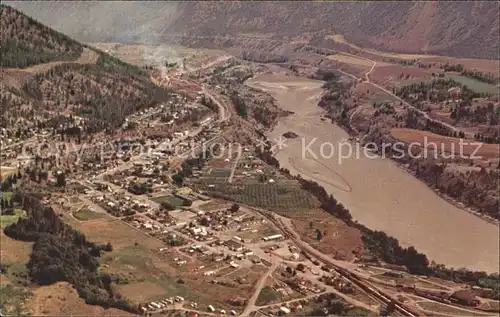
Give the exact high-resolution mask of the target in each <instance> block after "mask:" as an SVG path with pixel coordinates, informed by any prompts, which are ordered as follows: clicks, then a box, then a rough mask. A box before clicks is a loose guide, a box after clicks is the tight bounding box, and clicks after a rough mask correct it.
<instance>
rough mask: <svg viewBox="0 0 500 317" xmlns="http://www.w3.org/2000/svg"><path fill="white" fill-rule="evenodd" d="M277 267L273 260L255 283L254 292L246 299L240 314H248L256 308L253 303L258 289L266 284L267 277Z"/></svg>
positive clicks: (258, 292) (257, 295)
mask: <svg viewBox="0 0 500 317" xmlns="http://www.w3.org/2000/svg"><path fill="white" fill-rule="evenodd" d="M277 267H278V263H277V262H275V263H273V264H272V265H271V267H270V268H269V270H268V271H267V272H266V274H264V276H262V277H261V279H260V280H259V282H258V283H257V286H256V287H255V292H254V293H253V295H252V297H250V298H249V299H248V302H247V306H246V307H245V310H243V312H242V313H241V314H240V316H248V315H249V314H250V312H252V311H255V310H257V309H258V308H257V306H256V305H255V302H256V301H257V298H258V297H259V294H260V291H261V290H262V288H264V286H265V285H266V281H267V278H268V277H269V276H270V275H271V274H272V273H273V272H274V270H276V268H277Z"/></svg>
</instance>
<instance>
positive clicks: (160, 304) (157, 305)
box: [141, 296, 184, 313]
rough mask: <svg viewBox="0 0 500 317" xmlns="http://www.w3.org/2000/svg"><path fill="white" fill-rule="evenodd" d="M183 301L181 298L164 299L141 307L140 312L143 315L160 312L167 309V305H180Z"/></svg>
mask: <svg viewBox="0 0 500 317" xmlns="http://www.w3.org/2000/svg"><path fill="white" fill-rule="evenodd" d="M183 301H184V298H183V297H181V296H175V297H169V298H164V299H162V300H157V301H153V302H149V303H146V304H144V305H141V310H142V312H143V313H147V312H152V311H161V310H164V309H166V308H168V306H169V305H173V304H174V303H181V302H183Z"/></svg>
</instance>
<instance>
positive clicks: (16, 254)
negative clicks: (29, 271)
mask: <svg viewBox="0 0 500 317" xmlns="http://www.w3.org/2000/svg"><path fill="white" fill-rule="evenodd" d="M0 239H1V242H2V243H1V247H0V258H1V259H2V263H6V262H8V263H12V262H22V263H26V262H28V260H29V256H30V254H31V248H32V246H33V243H31V242H23V241H18V240H14V239H11V238H9V237H7V236H6V235H5V234H4V233H3V230H1V233H0Z"/></svg>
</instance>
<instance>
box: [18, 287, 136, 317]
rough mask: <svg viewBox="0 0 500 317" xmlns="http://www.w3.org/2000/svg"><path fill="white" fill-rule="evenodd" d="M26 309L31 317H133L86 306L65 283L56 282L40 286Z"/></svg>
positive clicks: (128, 314)
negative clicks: (84, 316) (73, 316)
mask: <svg viewBox="0 0 500 317" xmlns="http://www.w3.org/2000/svg"><path fill="white" fill-rule="evenodd" d="M26 307H28V308H29V310H30V311H31V313H32V315H33V316H40V315H48V316H61V315H67V316H69V315H82V316H83V315H86V316H92V315H93V316H99V315H102V316H111V315H115V316H133V314H130V313H128V312H125V311H122V310H119V309H114V308H111V309H104V308H102V307H100V306H93V305H88V304H86V303H85V300H84V299H82V298H80V297H79V296H78V293H77V291H76V290H75V289H74V288H73V286H71V284H69V283H66V282H58V283H55V284H53V285H49V286H41V287H39V288H37V289H36V290H35V291H34V292H33V296H32V297H30V298H29V299H28V300H27V303H26Z"/></svg>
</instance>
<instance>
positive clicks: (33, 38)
mask: <svg viewBox="0 0 500 317" xmlns="http://www.w3.org/2000/svg"><path fill="white" fill-rule="evenodd" d="M0 9H1V11H0V12H1V25H2V27H5V29H7V30H8V31H7V32H4V33H2V38H1V39H2V46H3V45H4V43H8V45H7V47H6V53H7V54H2V59H1V64H0V65H1V66H2V68H1V72H2V82H1V84H0V92H1V96H2V97H1V98H0V113H1V114H2V121H1V126H2V127H6V126H7V124H16V123H19V122H20V121H23V122H35V121H36V122H48V121H51V119H53V117H55V116H59V115H60V114H63V115H70V114H72V115H79V116H81V117H83V118H86V119H87V120H86V124H85V127H86V129H87V131H88V132H95V131H100V130H103V129H106V128H109V129H114V128H116V127H118V126H119V125H121V124H122V122H123V120H124V119H125V117H126V116H128V115H130V114H131V113H133V112H136V111H138V110H140V109H142V108H145V107H149V106H152V105H154V104H156V103H159V102H162V101H165V100H167V99H168V98H169V92H167V91H165V90H164V89H162V88H159V87H157V86H156V85H154V84H153V83H152V82H151V81H150V79H149V75H148V74H147V73H146V72H145V71H143V70H142V69H140V68H137V67H135V66H132V65H129V64H127V63H124V62H122V61H120V60H118V59H116V58H114V57H111V56H110V55H108V54H105V53H103V52H101V51H98V50H96V49H94V48H91V47H86V46H84V45H82V44H80V43H78V42H76V41H74V40H72V39H70V38H69V37H67V36H65V35H62V34H60V33H58V32H56V31H54V30H52V29H50V28H47V27H46V26H44V25H42V24H40V23H38V22H36V21H34V20H32V19H30V18H29V17H27V16H25V15H24V14H23V13H21V12H19V11H17V10H15V9H13V8H10V7H8V6H4V5H2V6H1V7H0ZM4 55H7V58H4ZM28 66H29V67H28Z"/></svg>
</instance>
